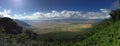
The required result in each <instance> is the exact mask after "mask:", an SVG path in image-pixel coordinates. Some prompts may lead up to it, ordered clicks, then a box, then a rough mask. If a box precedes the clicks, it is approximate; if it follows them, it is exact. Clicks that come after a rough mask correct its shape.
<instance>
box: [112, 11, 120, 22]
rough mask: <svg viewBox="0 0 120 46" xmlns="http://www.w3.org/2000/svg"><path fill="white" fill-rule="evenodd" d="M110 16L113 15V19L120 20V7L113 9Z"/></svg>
mask: <svg viewBox="0 0 120 46" xmlns="http://www.w3.org/2000/svg"><path fill="white" fill-rule="evenodd" d="M110 16H111V19H112V20H113V21H117V20H120V9H117V10H113V11H112V12H111V13H110Z"/></svg>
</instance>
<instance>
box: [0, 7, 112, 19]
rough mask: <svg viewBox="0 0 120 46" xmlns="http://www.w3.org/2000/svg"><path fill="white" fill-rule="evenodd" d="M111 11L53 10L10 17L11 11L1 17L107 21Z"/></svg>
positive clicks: (2, 13)
mask: <svg viewBox="0 0 120 46" xmlns="http://www.w3.org/2000/svg"><path fill="white" fill-rule="evenodd" d="M109 12H110V11H109V10H107V9H100V12H87V13H84V14H83V13H82V12H80V11H67V10H63V11H61V12H58V11H55V10H53V11H52V12H49V13H43V12H35V13H33V14H31V15H26V14H14V15H12V16H11V15H10V14H9V13H11V10H6V9H5V10H4V11H3V12H0V15H4V16H3V17H10V18H14V19H22V20H47V19H64V18H79V19H80V18H81V19H105V18H109V17H110V15H109Z"/></svg>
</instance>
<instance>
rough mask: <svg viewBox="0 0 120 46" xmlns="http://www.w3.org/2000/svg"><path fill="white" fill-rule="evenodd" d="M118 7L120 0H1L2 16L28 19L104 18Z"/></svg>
mask: <svg viewBox="0 0 120 46" xmlns="http://www.w3.org/2000/svg"><path fill="white" fill-rule="evenodd" d="M116 8H120V4H119V0H0V16H1V17H3V16H4V17H10V18H14V19H28V20H44V19H61V18H83V19H85V18H87V19H103V18H109V17H110V16H109V13H110V11H111V10H113V9H116Z"/></svg>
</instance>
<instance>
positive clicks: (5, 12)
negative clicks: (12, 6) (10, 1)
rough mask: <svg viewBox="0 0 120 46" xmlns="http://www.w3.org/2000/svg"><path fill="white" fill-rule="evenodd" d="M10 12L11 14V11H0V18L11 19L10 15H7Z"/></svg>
mask: <svg viewBox="0 0 120 46" xmlns="http://www.w3.org/2000/svg"><path fill="white" fill-rule="evenodd" d="M10 12H11V10H7V9H4V10H3V11H0V17H10V18H11V15H9V13H10Z"/></svg>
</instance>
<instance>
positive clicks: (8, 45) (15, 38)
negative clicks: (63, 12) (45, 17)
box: [0, 20, 120, 46]
mask: <svg viewBox="0 0 120 46" xmlns="http://www.w3.org/2000/svg"><path fill="white" fill-rule="evenodd" d="M64 26H65V28H66V27H67V26H68V27H69V25H64ZM64 26H63V27H64ZM60 27H62V26H60ZM68 27H67V28H68ZM73 27H74V26H73ZM75 27H77V28H78V27H79V26H78V25H77V26H75ZM77 28H76V29H77ZM77 30H79V29H77ZM29 35H32V36H31V37H30V36H29ZM0 41H1V43H0V46H120V21H117V22H113V21H110V20H106V21H104V22H102V23H100V24H98V25H97V26H94V27H93V28H89V29H85V30H82V31H81V30H80V31H77V32H49V33H45V34H39V35H37V36H36V35H34V34H31V33H29V34H27V33H22V34H17V35H14V34H5V33H1V32H0Z"/></svg>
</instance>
